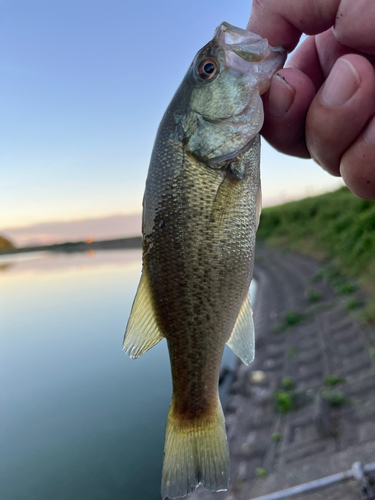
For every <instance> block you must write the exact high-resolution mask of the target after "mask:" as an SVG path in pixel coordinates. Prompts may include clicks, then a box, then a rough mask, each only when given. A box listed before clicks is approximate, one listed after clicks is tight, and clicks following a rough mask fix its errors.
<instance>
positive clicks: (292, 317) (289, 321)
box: [272, 311, 305, 333]
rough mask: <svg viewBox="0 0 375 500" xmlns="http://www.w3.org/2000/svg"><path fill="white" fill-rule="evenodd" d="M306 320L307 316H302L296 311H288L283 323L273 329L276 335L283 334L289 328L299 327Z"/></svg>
mask: <svg viewBox="0 0 375 500" xmlns="http://www.w3.org/2000/svg"><path fill="white" fill-rule="evenodd" d="M304 319H305V316H304V315H303V314H300V313H299V312H296V311H287V312H286V313H285V314H284V319H283V320H282V322H281V323H280V324H278V325H276V326H275V327H274V328H273V329H272V331H273V332H274V333H278V332H283V331H284V330H286V329H287V328H290V327H292V326H295V325H298V324H299V323H301V321H303V320H304Z"/></svg>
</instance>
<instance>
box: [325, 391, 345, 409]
mask: <svg viewBox="0 0 375 500" xmlns="http://www.w3.org/2000/svg"><path fill="white" fill-rule="evenodd" d="M322 398H323V399H324V401H326V402H327V403H329V404H330V405H331V406H334V407H339V406H342V405H343V404H345V403H347V402H348V400H347V399H346V397H345V394H343V393H342V392H340V391H323V392H322Z"/></svg>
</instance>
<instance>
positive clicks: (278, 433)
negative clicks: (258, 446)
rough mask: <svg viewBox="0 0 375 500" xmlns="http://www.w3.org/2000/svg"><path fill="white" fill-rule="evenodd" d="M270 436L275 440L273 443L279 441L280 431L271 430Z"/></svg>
mask: <svg viewBox="0 0 375 500" xmlns="http://www.w3.org/2000/svg"><path fill="white" fill-rule="evenodd" d="M271 437H272V439H273V440H274V441H275V443H280V441H281V434H280V432H273V433H272V436H271Z"/></svg>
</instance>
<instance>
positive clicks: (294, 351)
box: [286, 347, 298, 359]
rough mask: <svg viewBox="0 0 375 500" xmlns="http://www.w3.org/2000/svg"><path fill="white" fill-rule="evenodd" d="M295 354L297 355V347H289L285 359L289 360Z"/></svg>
mask: <svg viewBox="0 0 375 500" xmlns="http://www.w3.org/2000/svg"><path fill="white" fill-rule="evenodd" d="M296 354H298V349H297V347H289V349H288V350H287V351H286V357H287V358H289V359H292V358H294V356H295V355H296Z"/></svg>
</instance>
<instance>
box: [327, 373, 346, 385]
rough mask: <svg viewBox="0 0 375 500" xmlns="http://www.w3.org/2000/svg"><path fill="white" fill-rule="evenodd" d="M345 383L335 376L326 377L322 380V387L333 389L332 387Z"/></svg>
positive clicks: (342, 379)
mask: <svg viewBox="0 0 375 500" xmlns="http://www.w3.org/2000/svg"><path fill="white" fill-rule="evenodd" d="M345 382H346V380H345V379H344V378H341V377H338V376H337V375H327V377H325V378H324V385H326V386H328V387H333V386H334V385H337V384H343V383H345Z"/></svg>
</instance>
